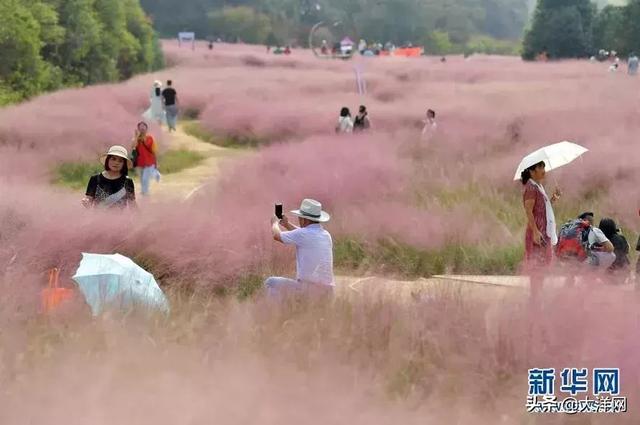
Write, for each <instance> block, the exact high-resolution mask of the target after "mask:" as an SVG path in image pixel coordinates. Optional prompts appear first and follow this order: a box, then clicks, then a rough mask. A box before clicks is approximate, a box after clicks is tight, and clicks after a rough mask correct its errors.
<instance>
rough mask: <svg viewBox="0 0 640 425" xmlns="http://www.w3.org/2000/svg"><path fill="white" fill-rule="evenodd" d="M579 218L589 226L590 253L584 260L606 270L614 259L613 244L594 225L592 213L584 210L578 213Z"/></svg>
mask: <svg viewBox="0 0 640 425" xmlns="http://www.w3.org/2000/svg"><path fill="white" fill-rule="evenodd" d="M579 218H580V219H581V220H587V221H588V222H589V224H591V227H590V229H589V236H588V238H589V242H588V243H589V250H590V255H589V257H588V258H587V260H586V262H587V263H588V264H590V265H592V266H596V267H598V268H601V269H602V270H607V269H608V268H609V267H611V265H612V264H613V263H614V261H616V254H614V253H613V250H614V248H613V244H612V243H611V241H610V240H609V239H607V237H606V236H605V235H604V233H603V232H602V230H600V229H598V228H597V227H595V226H594V224H593V222H594V215H593V213H591V212H586V213H583V214H581V215H580V217H579Z"/></svg>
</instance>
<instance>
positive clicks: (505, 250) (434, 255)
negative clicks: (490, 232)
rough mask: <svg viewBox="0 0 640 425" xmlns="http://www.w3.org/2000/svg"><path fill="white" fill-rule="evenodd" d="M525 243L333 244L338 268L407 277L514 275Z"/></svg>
mask: <svg viewBox="0 0 640 425" xmlns="http://www.w3.org/2000/svg"><path fill="white" fill-rule="evenodd" d="M523 255H524V248H523V247H522V244H518V245H508V246H504V247H497V246H486V247H479V246H465V245H458V244H450V245H447V246H445V247H443V248H440V249H435V250H423V249H419V248H416V247H413V246H410V245H407V244H402V243H398V242H395V241H393V240H392V239H385V240H380V241H378V242H376V243H374V244H364V243H361V242H358V241H357V240H355V239H338V240H336V242H335V244H334V261H335V266H336V268H338V269H340V270H344V271H353V270H361V271H363V270H366V271H375V272H383V273H394V274H399V275H401V276H403V277H407V278H416V277H429V276H433V275H438V274H445V273H459V274H500V275H502V274H506V275H509V274H515V273H516V271H517V268H518V265H519V264H520V262H521V261H522V258H523Z"/></svg>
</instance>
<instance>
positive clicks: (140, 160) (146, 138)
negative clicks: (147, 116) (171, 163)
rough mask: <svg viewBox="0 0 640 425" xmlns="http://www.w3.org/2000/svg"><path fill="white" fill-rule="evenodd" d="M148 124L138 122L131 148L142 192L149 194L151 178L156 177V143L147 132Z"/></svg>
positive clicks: (157, 175) (157, 174)
mask: <svg viewBox="0 0 640 425" xmlns="http://www.w3.org/2000/svg"><path fill="white" fill-rule="evenodd" d="M148 131H149V126H148V125H147V123H146V122H144V121H141V122H139V123H138V125H137V127H136V132H135V138H134V142H133V143H134V144H133V148H134V149H135V150H136V159H135V166H136V167H138V168H140V169H141V171H140V182H141V184H142V194H143V195H148V194H149V185H150V183H151V179H152V178H153V177H155V178H156V179H158V177H159V173H158V169H157V167H158V160H157V155H156V152H157V145H156V142H155V140H154V138H153V136H152V135H150V134H149V133H148Z"/></svg>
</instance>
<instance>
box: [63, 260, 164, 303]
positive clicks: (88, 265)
mask: <svg viewBox="0 0 640 425" xmlns="http://www.w3.org/2000/svg"><path fill="white" fill-rule="evenodd" d="M73 280H75V281H76V283H77V284H78V287H79V288H80V292H82V294H83V295H84V297H85V300H86V301H87V304H89V306H90V307H91V312H92V313H93V315H94V316H98V315H100V314H101V313H102V312H103V311H104V310H105V308H107V307H116V308H120V309H125V310H130V309H132V308H134V307H143V308H146V309H148V310H158V311H163V312H165V313H168V312H169V302H168V301H167V298H166V297H165V295H164V293H163V292H162V289H160V287H159V286H158V284H157V282H156V280H155V279H154V277H153V275H152V274H151V273H149V272H147V271H146V270H144V269H143V268H142V267H140V266H138V265H137V264H136V263H134V262H133V261H132V260H131V259H130V258H127V257H125V256H123V255H120V254H113V255H103V254H88V253H85V252H83V253H82V261H81V262H80V266H79V267H78V270H77V271H76V274H75V275H74V276H73Z"/></svg>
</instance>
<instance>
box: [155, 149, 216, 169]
mask: <svg viewBox="0 0 640 425" xmlns="http://www.w3.org/2000/svg"><path fill="white" fill-rule="evenodd" d="M204 159H205V156H204V155H203V154H202V153H200V152H194V151H189V150H185V149H180V150H175V151H173V150H172V151H167V152H165V153H164V154H162V155H160V158H159V159H158V163H159V165H160V171H161V172H162V174H172V173H179V172H180V171H183V170H186V169H187V168H191V167H195V166H196V165H198V164H199V163H200V162H202V161H203V160H204Z"/></svg>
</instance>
